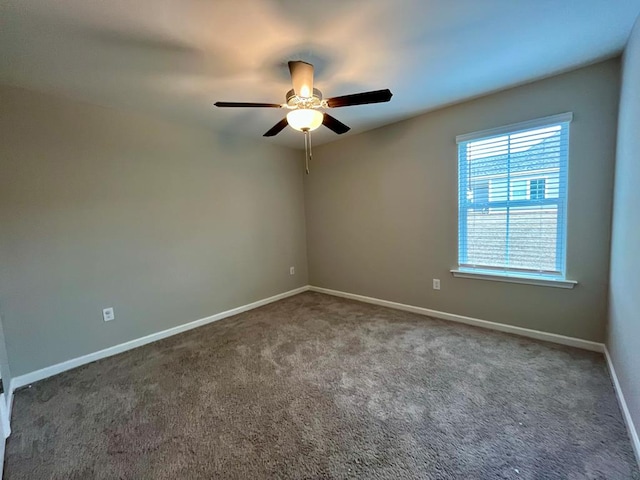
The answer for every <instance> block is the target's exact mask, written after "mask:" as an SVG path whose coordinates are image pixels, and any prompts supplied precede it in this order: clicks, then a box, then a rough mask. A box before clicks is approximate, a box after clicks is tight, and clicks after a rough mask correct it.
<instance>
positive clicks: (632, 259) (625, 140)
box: [607, 19, 640, 461]
mask: <svg viewBox="0 0 640 480" xmlns="http://www.w3.org/2000/svg"><path fill="white" fill-rule="evenodd" d="M613 205H614V208H613V232H612V242H611V287H610V293H609V298H610V304H609V335H608V340H607V347H608V348H609V353H610V354H611V358H612V361H613V364H614V366H615V370H616V373H617V376H618V380H619V381H620V385H621V388H622V391H623V393H624V397H625V399H626V401H627V406H628V407H629V410H630V413H631V416H632V418H633V422H634V424H635V427H636V430H638V429H640V19H639V20H638V21H637V22H636V26H635V28H634V30H633V33H632V34H631V38H630V39H629V44H628V46H627V49H626V51H625V53H624V57H623V68H622V93H621V97H620V117H619V119H618V149H617V158H616V176H615V197H614V204H613ZM639 433H640V432H639ZM636 454H637V455H638V461H640V451H636Z"/></svg>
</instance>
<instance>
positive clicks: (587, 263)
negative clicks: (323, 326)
mask: <svg viewBox="0 0 640 480" xmlns="http://www.w3.org/2000/svg"><path fill="white" fill-rule="evenodd" d="M619 67H620V65H619V61H618V60H617V59H616V60H610V61H607V62H604V63H600V64H597V65H593V66H590V67H587V68H583V69H580V70H577V71H573V72H570V73H567V74H564V75H560V76H557V77H554V78H549V79H546V80H543V81H539V82H535V83H532V84H529V85H525V86H521V87H518V88H514V89H511V90H507V91H503V92H500V93H496V94H494V95H490V96H487V97H483V98H480V99H477V100H474V101H470V102H467V103H464V104H459V105H456V106H452V107H450V108H446V109H442V110H439V111H435V112H432V113H428V114H425V115H422V116H420V117H417V118H414V119H411V120H407V121H404V122H400V123H397V124H394V125H391V126H387V127H384V128H381V129H378V130H375V131H370V132H367V133H364V134H361V135H357V136H353V137H351V138H346V139H344V140H340V141H338V142H335V143H332V144H329V145H325V146H321V147H319V148H317V149H316V150H315V152H314V160H315V161H314V165H313V169H312V172H311V175H310V176H309V177H307V178H306V180H305V182H306V183H305V198H306V213H307V249H308V258H309V272H310V283H311V284H312V285H315V286H319V287H325V288H330V289H335V290H341V291H345V292H350V293H356V294H362V295H367V296H372V297H377V298H381V299H385V300H391V301H396V302H401V303H407V304H411V305H418V306H422V307H427V308H431V309H435V310H440V311H445V312H450V313H456V314H461V315H467V316H471V317H476V318H481V319H485V320H490V321H495V322H502V323H507V324H512V325H517V326H520V327H527V328H533V329H539V330H543V331H546V332H553V333H558V334H563V335H570V336H574V337H579V338H583V339H587V340H593V341H603V340H604V334H605V323H606V315H607V279H608V266H609V238H610V223H611V203H612V187H613V171H614V152H615V138H616V119H617V107H618V98H619V97H618V95H619ZM425 88H428V79H425ZM396 93H397V94H398V95H401V94H402V92H396ZM362 108H365V107H362ZM367 108H374V107H367ZM568 111H570V112H573V113H574V121H573V123H572V124H571V144H570V148H571V158H570V166H569V207H568V208H569V209H568V254H567V255H568V256H567V275H568V278H570V279H574V280H577V281H578V282H580V284H579V285H578V287H576V288H575V289H573V290H563V289H558V288H550V287H539V286H529V285H516V284H508V283H498V282H489V281H483V280H475V279H473V280H471V279H461V278H452V276H451V274H450V273H449V270H450V269H451V268H453V267H455V266H456V264H457V176H456V175H457V151H456V143H455V137H456V135H459V134H464V133H469V132H473V131H478V130H484V129H488V128H492V127H499V126H503V125H507V124H510V123H514V122H519V121H524V120H530V119H535V118H539V117H543V116H548V115H552V114H557V113H562V112H568ZM433 278H439V279H441V283H442V290H440V291H434V290H432V287H431V284H432V279H433Z"/></svg>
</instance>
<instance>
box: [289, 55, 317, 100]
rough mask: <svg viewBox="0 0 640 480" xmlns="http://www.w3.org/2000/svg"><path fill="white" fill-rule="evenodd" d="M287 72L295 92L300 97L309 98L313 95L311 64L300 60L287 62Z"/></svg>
mask: <svg viewBox="0 0 640 480" xmlns="http://www.w3.org/2000/svg"><path fill="white" fill-rule="evenodd" d="M289 73H290V74H291V83H292V84H293V91H294V92H295V94H296V95H297V96H298V97H301V98H311V97H312V96H313V65H311V64H310V63H307V62H301V61H296V62H289Z"/></svg>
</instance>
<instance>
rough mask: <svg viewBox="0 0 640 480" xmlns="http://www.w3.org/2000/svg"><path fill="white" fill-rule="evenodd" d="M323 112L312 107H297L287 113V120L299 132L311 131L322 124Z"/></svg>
mask: <svg viewBox="0 0 640 480" xmlns="http://www.w3.org/2000/svg"><path fill="white" fill-rule="evenodd" d="M323 119H324V114H323V113H322V112H320V111H318V110H314V109H312V108H298V109H296V110H291V111H290V112H289V113H287V122H288V123H289V125H290V126H291V127H292V128H295V129H296V130H299V131H301V132H303V131H305V130H307V131H312V130H315V129H316V128H318V127H319V126H320V125H322V120H323Z"/></svg>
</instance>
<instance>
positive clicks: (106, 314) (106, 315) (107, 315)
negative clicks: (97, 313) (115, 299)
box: [102, 307, 116, 322]
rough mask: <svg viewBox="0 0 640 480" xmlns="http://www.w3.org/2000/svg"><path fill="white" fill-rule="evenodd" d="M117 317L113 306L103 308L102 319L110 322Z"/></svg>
mask: <svg viewBox="0 0 640 480" xmlns="http://www.w3.org/2000/svg"><path fill="white" fill-rule="evenodd" d="M115 318H116V314H115V312H114V311H113V307H109V308H103V309H102V319H103V320H104V321H105V322H110V321H111V320H114V319H115Z"/></svg>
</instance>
